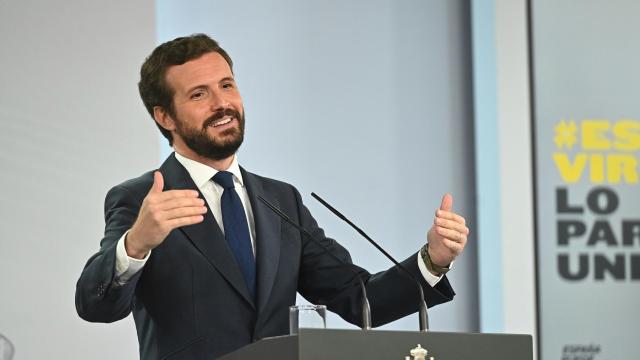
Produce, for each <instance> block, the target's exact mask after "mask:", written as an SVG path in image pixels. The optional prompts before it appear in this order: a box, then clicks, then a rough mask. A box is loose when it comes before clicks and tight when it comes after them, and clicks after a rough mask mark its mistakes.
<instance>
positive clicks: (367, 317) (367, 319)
mask: <svg viewBox="0 0 640 360" xmlns="http://www.w3.org/2000/svg"><path fill="white" fill-rule="evenodd" d="M258 199H259V200H260V201H262V202H263V203H264V204H265V205H266V206H267V207H268V208H269V209H270V210H271V211H273V212H274V213H275V214H276V215H278V216H279V217H280V218H281V219H282V220H284V221H286V222H287V223H288V224H289V225H291V226H293V227H294V228H296V229H297V230H298V231H300V232H301V233H303V234H304V235H305V236H306V237H307V238H309V239H311V240H312V241H313V242H314V243H315V244H316V245H318V246H320V247H321V248H322V250H324V252H325V253H327V254H329V255H330V256H331V257H332V258H333V259H334V260H336V261H338V262H339V263H340V264H341V265H346V264H345V262H344V261H342V259H340V258H338V257H337V256H336V255H334V254H333V253H332V252H331V251H330V250H329V249H328V248H327V247H326V246H324V245H323V244H322V243H321V242H320V240H318V239H316V238H315V237H314V236H313V235H311V234H310V233H309V232H308V231H307V230H306V229H305V228H303V227H302V226H300V225H298V224H297V223H296V222H295V221H293V220H291V218H289V216H288V215H287V214H285V213H284V212H282V210H280V209H278V208H277V207H276V206H275V205H273V204H271V203H270V202H268V201H267V200H266V199H265V198H263V197H262V196H260V195H258ZM351 270H353V269H351ZM354 273H356V272H355V271H354ZM356 275H357V278H358V282H359V283H360V288H362V330H371V306H370V305H369V299H368V298H367V289H366V287H365V286H364V282H363V281H362V279H361V278H360V275H359V274H358V273H356Z"/></svg>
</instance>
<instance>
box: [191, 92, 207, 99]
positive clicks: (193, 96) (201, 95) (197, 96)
mask: <svg viewBox="0 0 640 360" xmlns="http://www.w3.org/2000/svg"><path fill="white" fill-rule="evenodd" d="M203 96H204V92H202V91H198V92H195V93H193V94H191V99H193V100H198V99H200V98H202V97H203Z"/></svg>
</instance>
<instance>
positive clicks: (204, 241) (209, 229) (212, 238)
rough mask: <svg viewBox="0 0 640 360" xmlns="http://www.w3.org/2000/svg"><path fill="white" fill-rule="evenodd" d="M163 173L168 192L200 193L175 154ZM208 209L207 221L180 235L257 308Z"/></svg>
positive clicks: (163, 165) (182, 229)
mask: <svg viewBox="0 0 640 360" xmlns="http://www.w3.org/2000/svg"><path fill="white" fill-rule="evenodd" d="M160 172H161V173H162V175H163V177H164V182H165V190H174V189H175V190H181V189H192V190H196V191H198V192H200V191H199V190H198V187H197V186H196V184H195V183H194V182H193V180H192V179H191V176H190V175H189V173H188V172H187V170H186V169H185V168H184V167H183V166H182V164H180V162H178V160H176V158H175V155H174V154H171V155H170V156H169V157H168V158H167V160H166V161H165V162H164V164H162V166H161V167H160ZM200 198H202V199H204V196H202V193H200ZM205 203H206V202H205ZM206 206H207V208H208V210H209V211H207V213H206V214H205V215H204V221H202V222H201V223H198V224H194V225H190V226H183V227H181V228H180V231H182V232H183V233H184V234H185V235H186V236H187V238H189V240H190V241H191V242H192V243H193V245H194V246H195V247H196V248H197V249H198V250H199V251H200V253H202V255H204V257H205V258H206V259H207V261H209V263H210V264H211V265H212V266H213V267H214V268H216V269H217V270H218V271H219V272H220V274H222V276H223V277H224V278H225V279H227V281H228V282H229V283H230V284H231V286H233V288H235V289H236V291H238V292H239V293H240V295H242V297H243V298H244V299H245V300H246V301H247V302H248V303H249V304H251V306H254V303H253V300H252V299H251V296H250V295H249V290H248V289H247V285H246V283H245V281H244V278H243V277H242V273H241V271H240V267H239V266H238V264H237V263H236V261H235V258H234V256H233V253H232V252H231V249H229V246H228V245H227V241H226V240H225V238H224V235H223V234H222V231H221V230H220V227H219V226H218V223H217V222H216V220H215V219H214V217H213V213H212V212H211V209H209V205H208V204H207V205H206ZM254 307H255V306H254Z"/></svg>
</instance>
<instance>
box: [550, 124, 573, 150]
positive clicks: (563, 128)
mask: <svg viewBox="0 0 640 360" xmlns="http://www.w3.org/2000/svg"><path fill="white" fill-rule="evenodd" d="M554 130H555V131H556V136H555V137H554V139H553V141H554V142H555V143H556V146H557V147H558V149H562V148H567V149H571V148H572V147H573V145H575V144H576V142H577V141H578V137H577V135H576V133H577V132H578V127H577V126H576V122H575V121H573V120H571V121H565V120H561V121H560V122H559V123H558V124H556V127H555V128H554Z"/></svg>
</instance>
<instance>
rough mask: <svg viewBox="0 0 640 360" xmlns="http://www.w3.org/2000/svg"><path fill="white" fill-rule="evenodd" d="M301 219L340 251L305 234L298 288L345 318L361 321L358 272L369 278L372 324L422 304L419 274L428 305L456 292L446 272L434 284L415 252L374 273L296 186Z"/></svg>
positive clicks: (409, 312)
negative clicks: (322, 222) (321, 222)
mask: <svg viewBox="0 0 640 360" xmlns="http://www.w3.org/2000/svg"><path fill="white" fill-rule="evenodd" d="M294 192H295V195H296V198H297V203H298V206H299V207H298V210H299V212H298V214H299V217H300V218H299V221H300V223H301V224H302V225H303V226H304V227H305V228H306V229H307V230H308V231H309V232H310V233H311V234H312V235H313V236H314V237H315V238H316V239H319V240H320V241H321V243H322V244H323V246H324V247H326V248H328V249H329V250H330V251H331V252H332V253H333V254H334V255H335V257H337V258H339V259H340V260H341V261H338V260H336V259H335V258H334V257H333V256H330V255H328V254H326V252H325V250H324V249H322V248H321V247H320V246H318V245H316V244H315V242H313V241H312V240H309V239H306V238H304V236H303V238H302V244H303V246H302V256H301V264H300V278H299V284H298V288H299V290H300V293H301V295H302V296H304V297H305V298H306V299H307V300H309V301H311V302H312V303H316V304H324V305H326V306H327V308H328V309H329V310H331V311H333V312H335V313H337V314H339V315H340V316H341V317H342V318H343V319H345V320H346V321H348V322H350V323H352V324H354V325H358V326H360V325H361V321H362V319H361V311H362V306H361V301H362V290H361V288H360V285H359V281H358V277H360V278H361V279H362V280H363V282H364V283H365V286H366V289H367V296H368V299H369V303H370V305H371V317H372V323H373V326H380V325H384V324H386V323H389V322H391V321H394V320H397V319H400V318H402V317H404V316H406V315H409V314H412V313H414V312H416V311H417V310H418V303H419V296H420V295H419V289H418V285H417V283H416V280H417V281H418V282H420V285H421V286H422V288H423V290H424V295H425V301H426V303H427V305H428V306H429V307H431V306H434V305H437V304H441V303H444V302H447V301H450V300H452V299H453V296H454V295H455V293H454V291H453V289H452V288H451V285H450V284H449V281H448V279H447V278H446V276H445V277H443V278H442V279H441V280H440V281H439V282H438V284H437V285H436V286H434V287H432V286H430V285H429V284H428V283H427V282H426V281H425V279H424V277H423V276H422V274H421V273H420V269H419V268H418V263H417V261H416V255H415V253H414V254H411V256H409V257H408V258H407V259H406V260H404V261H402V262H401V265H402V266H403V267H404V268H405V269H407V270H408V271H409V272H410V273H411V275H412V277H413V278H412V277H411V276H409V275H408V274H406V272H405V271H404V270H402V268H401V267H399V266H393V267H391V268H390V269H388V270H386V271H382V272H379V273H376V274H370V273H369V272H367V271H366V270H365V269H363V268H361V267H359V266H357V265H354V264H353V263H352V261H351V256H350V254H349V252H348V251H347V250H346V249H345V248H344V247H342V246H341V245H340V244H338V243H337V242H336V241H335V240H333V239H330V238H327V237H326V236H325V233H324V230H322V229H321V228H320V227H319V226H318V224H317V222H316V221H315V219H314V218H313V217H312V216H311V214H310V212H309V210H308V209H307V208H306V207H305V206H304V205H303V204H302V201H301V199H300V194H299V193H298V192H297V191H296V190H294Z"/></svg>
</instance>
